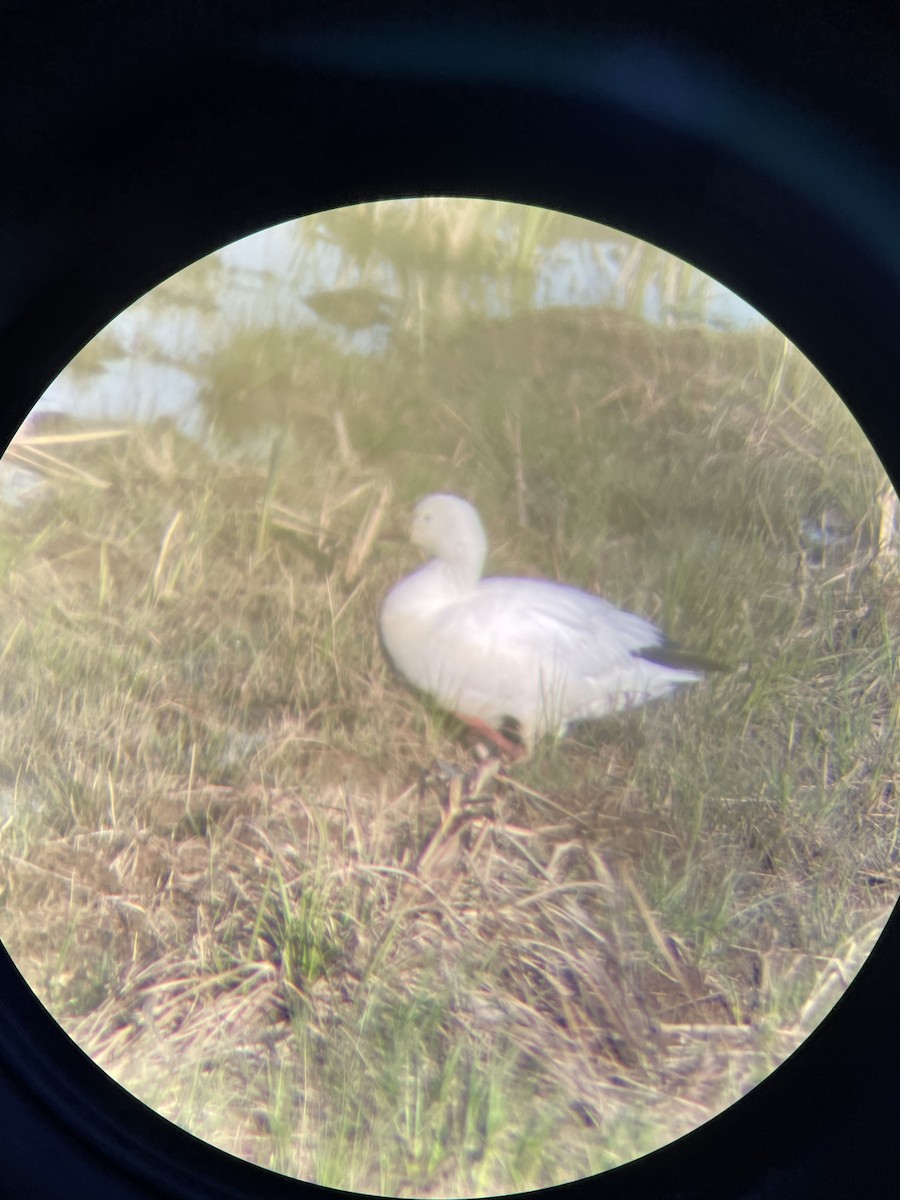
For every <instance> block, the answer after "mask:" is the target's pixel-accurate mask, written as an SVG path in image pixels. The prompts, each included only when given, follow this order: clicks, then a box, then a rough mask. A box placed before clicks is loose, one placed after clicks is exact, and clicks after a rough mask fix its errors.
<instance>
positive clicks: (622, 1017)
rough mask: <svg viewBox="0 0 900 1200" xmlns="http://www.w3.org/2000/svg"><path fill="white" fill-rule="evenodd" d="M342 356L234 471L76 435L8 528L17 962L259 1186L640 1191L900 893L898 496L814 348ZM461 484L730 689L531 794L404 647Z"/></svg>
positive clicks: (164, 445) (0, 775)
mask: <svg viewBox="0 0 900 1200" xmlns="http://www.w3.org/2000/svg"><path fill="white" fill-rule="evenodd" d="M292 353H294V354H297V353H299V351H298V350H297V348H296V347H294V348H293V349H292V348H291V344H290V339H289V338H288V337H287V335H285V337H284V338H283V339H282V340H281V341H278V339H275V341H274V342H273V343H272V345H270V347H269V353H268V355H267V356H266V361H267V362H268V364H269V369H272V360H273V358H274V359H276V360H277V358H278V355H279V354H282V355H284V356H285V357H288V356H289V355H290V354H292ZM305 361H306V375H305V377H304V378H303V380H302V381H300V382H297V380H296V379H294V378H292V379H291V384H290V388H291V390H290V391H286V392H285V394H284V395H283V396H281V400H280V407H279V409H278V411H279V414H280V420H281V424H280V425H279V427H278V428H277V429H275V428H274V427H271V426H270V427H269V428H264V427H260V425H259V423H258V422H257V423H256V424H255V425H254V423H253V419H252V418H253V413H254V402H253V386H254V381H253V379H250V380H249V381H248V379H246V378H244V377H241V378H240V380H239V381H238V382H239V385H240V386H239V387H238V383H236V382H235V380H236V372H237V366H236V365H235V363H233V362H232V363H229V361H228V359H227V356H223V358H222V362H221V364H220V367H221V370H220V377H219V382H218V385H217V386H218V388H219V391H220V394H221V395H220V399H221V409H222V412H223V414H228V420H227V421H226V420H225V417H223V423H222V427H221V428H220V430H219V434H220V436H221V437H222V438H223V439H224V440H225V441H230V443H231V446H232V448H231V449H230V450H229V451H228V452H226V453H220V454H213V453H211V452H210V451H209V450H208V449H206V448H204V447H203V446H202V445H201V444H199V443H197V442H195V441H191V440H188V439H186V438H184V437H182V436H181V435H180V434H179V433H178V432H177V431H176V430H174V429H172V428H170V427H165V426H163V425H156V426H134V427H131V428H129V429H128V430H127V433H126V436H123V437H118V438H109V439H90V438H89V439H87V440H83V441H79V442H72V443H59V444H54V445H53V446H47V445H46V444H45V445H44V447H43V453H51V452H52V456H53V462H51V463H49V464H48V463H47V462H46V461H45V462H44V464H43V466H44V469H45V470H46V471H47V472H48V473H49V474H50V475H51V476H52V478H51V479H50V480H49V481H48V484H47V486H46V489H45V490H43V491H41V492H40V493H39V494H38V496H36V497H35V498H33V499H32V500H30V501H29V503H28V504H26V505H22V506H20V507H17V508H16V507H9V508H7V509H6V510H4V511H2V513H0V571H2V584H3V586H2V591H0V662H2V675H0V688H2V706H0V865H2V877H3V886H2V901H3V907H2V910H0V936H2V938H3V941H4V943H5V944H6V946H7V947H8V949H9V950H10V952H11V953H12V954H13V956H14V958H15V959H16V962H17V964H18V965H19V967H20V969H21V970H22V971H23V973H24V974H25V976H26V978H27V979H28V980H29V982H30V983H31V985H32V986H33V987H34V988H35V990H36V991H37V993H38V995H39V996H40V997H41V998H42V999H43V1000H44V1002H45V1003H46V1004H47V1005H48V1007H49V1008H50V1009H51V1011H52V1012H53V1013H54V1014H55V1015H56V1016H57V1018H58V1019H59V1020H60V1021H61V1022H62V1024H63V1025H64V1027H65V1028H66V1029H67V1030H68V1031H69V1032H70V1033H71V1035H72V1036H73V1037H74V1038H75V1039H76V1040H77V1041H78V1042H79V1043H80V1044H81V1045H82V1046H83V1047H84V1048H85V1049H86V1050H87V1051H88V1052H89V1053H90V1054H91V1055H92V1056H93V1057H94V1058H95V1059H96V1061H97V1062H99V1063H100V1064H101V1065H102V1066H103V1067H104V1068H105V1069H106V1070H107V1071H109V1072H110V1073H111V1074H112V1075H113V1076H114V1077H116V1078H117V1079H119V1080H120V1081H121V1082H122V1083H123V1084H125V1085H126V1086H127V1087H129V1088H130V1089H131V1090H132V1091H134V1092H135V1093H136V1094H137V1095H138V1096H139V1097H141V1098H142V1099H144V1100H145V1101H146V1102H147V1103H149V1104H151V1105H153V1106H154V1107H155V1108H157V1109H159V1110H160V1111H161V1112H162V1113H164V1114H165V1115H166V1116H168V1117H170V1118H171V1119H173V1120H175V1121H177V1122H179V1123H180V1124H182V1125H184V1126H185V1127H187V1128H189V1129H190V1130H192V1131H193V1132H195V1133H197V1134H199V1135H200V1136H203V1137H206V1138H208V1139H210V1140H212V1141H214V1142H215V1143H216V1144H218V1145H220V1146H222V1147H224V1148H226V1149H229V1150H232V1151H233V1152H235V1153H237V1154H240V1155H243V1156H244V1157H247V1158H249V1159H251V1160H252V1161H255V1162H258V1163H261V1164H262V1165H265V1166H270V1167H272V1168H275V1169H277V1170H280V1171H283V1172H286V1173H288V1174H292V1175H297V1176H300V1177H302V1178H306V1179H311V1180H315V1181H317V1182H319V1183H323V1184H329V1185H332V1186H336V1187H344V1188H351V1189H355V1190H360V1191H371V1192H379V1193H385V1194H397V1195H421V1196H425V1195H484V1194H489V1193H495V1192H508V1191H513V1190H521V1189H525V1188H531V1187H535V1186H540V1185H549V1184H553V1183H558V1182H562V1181H564V1180H567V1179H572V1178H577V1177H580V1176H583V1175H585V1174H588V1173H592V1172H595V1171H599V1170H603V1169H605V1168H608V1167H611V1166H614V1165H616V1164H618V1163H619V1162H622V1161H626V1160H628V1159H629V1158H632V1157H634V1156H635V1155H637V1154H640V1153H642V1152H645V1151H647V1150H650V1149H652V1148H654V1147H656V1146H658V1145H660V1144H662V1143H664V1142H666V1141H668V1140H670V1139H671V1138H672V1137H674V1136H676V1135H678V1134H680V1133H682V1132H684V1131H686V1130H687V1129H690V1128H693V1127H694V1126H696V1125H698V1124H699V1123H701V1122H702V1121H703V1120H704V1119H706V1118H707V1117H708V1116H710V1115H712V1114H713V1113H715V1112H716V1111H719V1110H720V1109H721V1108H722V1107H723V1106H725V1105H726V1104H728V1103H730V1102H731V1101H732V1100H733V1099H735V1098H736V1097H737V1096H739V1095H740V1094H741V1093H742V1092H743V1091H745V1090H746V1089H747V1088H748V1087H750V1086H751V1085H752V1084H753V1083H754V1082H755V1081H756V1080H758V1079H759V1078H761V1077H762V1076H763V1075H764V1074H766V1073H767V1072H768V1071H769V1070H770V1069H771V1068H772V1066H774V1065H775V1064H776V1063H777V1062H778V1061H780V1060H781V1059H782V1058H783V1057H785V1056H786V1054H788V1053H789V1052H790V1050H791V1049H792V1048H793V1047H794V1046H795V1045H796V1044H797V1043H798V1042H799V1041H800V1040H802V1038H803V1037H804V1036H805V1034H806V1033H807V1032H808V1031H809V1030H810V1029H811V1028H812V1027H813V1026H814V1025H815V1023H816V1022H817V1021H818V1020H819V1019H820V1018H821V1016H822V1015H824V1012H825V1011H826V1010H827V1008H828V1007H829V1006H830V1004H831V1003H833V1001H834V999H836V997H837V995H838V994H839V993H840V991H841V990H842V989H843V987H844V986H845V985H846V982H847V981H848V979H849V978H850V977H852V975H853V973H854V972H855V970H856V968H857V967H858V965H859V963H860V962H861V960H862V958H863V957H864V956H865V954H866V953H867V952H868V950H869V949H870V948H871V945H872V944H873V942H874V939H875V937H876V936H877V933H878V931H879V930H880V927H881V924H882V923H883V921H884V919H885V917H886V915H887V912H888V910H889V907H890V905H891V904H892V903H893V900H894V898H895V894H896V890H897V881H898V869H897V853H898V847H897V835H898V821H897V808H896V795H895V785H896V765H895V764H896V762H897V760H898V745H897V742H898V737H897V717H898V698H897V687H896V670H897V644H898V634H897V631H898V617H900V587H898V584H897V580H896V576H895V575H894V574H893V571H892V564H891V560H890V558H889V557H887V558H886V557H885V556H884V555H883V554H882V555H878V554H876V548H877V543H878V520H879V510H878V506H877V499H878V495H879V491H880V489H881V488H882V487H883V485H884V476H883V473H882V472H881V469H880V467H879V465H878V463H877V460H876V459H875V456H874V455H873V453H872V452H871V450H870V448H869V447H868V446H867V444H866V443H865V441H864V439H863V437H862V434H861V433H860V432H859V430H858V429H857V428H856V426H855V425H854V423H853V421H852V419H851V418H850V417H849V415H848V414H847V412H846V410H845V409H844V408H843V407H842V405H841V404H840V402H839V401H838V400H837V399H836V397H834V396H833V394H832V393H831V392H830V391H829V390H828V389H827V387H826V386H825V385H824V383H823V382H822V381H821V380H820V379H819V378H818V377H817V376H816V374H815V372H814V371H813V370H812V369H811V368H810V367H809V366H808V364H806V363H805V362H804V361H803V360H802V359H801V358H800V356H799V355H797V354H796V353H794V352H793V351H790V350H788V349H787V348H786V347H785V344H784V342H783V339H780V338H779V337H777V336H776V335H775V334H774V333H762V334H757V333H752V334H749V333H748V334H725V333H709V332H701V331H696V330H686V331H685V330H681V331H674V332H672V331H664V330H660V329H658V328H653V327H650V326H647V325H644V324H643V323H641V322H639V321H637V320H632V319H626V318H622V317H616V316H613V315H610V314H604V313H597V312H585V311H580V310H579V311H576V310H549V311H545V312H543V313H537V314H530V315H527V316H523V317H519V318H516V319H511V320H504V321H495V322H482V323H480V324H473V325H472V326H471V327H470V328H469V329H468V330H466V331H464V332H462V333H457V334H456V335H455V336H454V337H453V339H452V340H448V341H447V342H446V343H445V344H443V345H440V346H436V347H433V348H432V349H431V351H430V353H429V355H428V356H427V358H417V357H416V356H415V354H414V353H413V352H412V351H407V353H406V354H405V356H404V353H403V350H402V346H401V347H400V348H399V349H398V350H397V351H396V352H395V353H394V354H393V355H391V356H389V357H387V358H386V359H385V360H383V361H372V362H371V363H365V362H362V361H361V360H357V361H356V365H355V366H353V367H352V370H351V368H350V366H348V360H345V359H341V358H340V356H338V355H337V353H336V352H331V353H330V355H329V353H326V352H325V351H324V350H321V351H320V352H319V353H318V355H315V354H310V355H309V357H308V359H307V360H305ZM275 365H276V366H277V362H276V364H275ZM260 386H262V384H261V383H260ZM285 386H287V385H285ZM229 389H230V390H229ZM238 393H239V394H240V396H241V397H243V398H244V407H243V408H241V406H240V404H239V403H237V402H236V401H235V396H236V395H238ZM248 397H249V399H248ZM215 400H216V397H215V396H213V397H212V398H210V397H208V398H207V404H208V408H210V409H213V410H214V409H215V403H214V402H215ZM242 439H243V440H244V441H245V442H247V441H252V442H253V444H254V446H256V447H257V450H258V448H259V447H260V446H264V445H269V444H271V446H272V451H271V454H269V455H268V457H266V455H265V454H262V455H261V454H260V453H257V454H256V455H255V456H254V455H249V456H248V455H244V456H242V455H241V454H239V453H237V452H236V451H235V450H234V448H233V447H234V445H235V444H237V443H240V441H241V440H242ZM23 453H25V454H26V456H27V448H26V450H25V451H23ZM54 463H55V464H56V465H55V466H54ZM62 464H66V465H65V466H63V465H62ZM433 490H449V491H455V492H459V493H461V494H464V495H466V496H468V497H469V498H470V499H472V500H473V501H475V502H476V503H477V504H478V506H479V508H480V510H481V512H482V515H483V517H484V519H485V523H486V525H487V527H488V530H489V534H490V536H491V540H492V549H493V553H492V558H491V570H492V571H494V572H496V573H517V574H524V573H529V574H541V575H545V576H547V577H550V578H554V579H563V580H565V581H567V582H570V583H572V584H575V585H577V586H580V587H584V588H587V589H591V590H596V591H598V592H600V593H601V594H603V595H605V596H607V597H608V598H609V599H610V600H612V601H613V602H615V603H617V604H620V605H622V606H624V607H627V608H629V609H631V610H633V611H635V612H639V613H641V614H642V615H644V616H646V617H648V618H650V619H651V620H653V621H656V622H658V623H660V624H661V625H662V626H663V627H664V628H665V630H666V632H667V633H669V634H670V635H671V636H672V637H674V638H676V639H677V640H679V641H680V642H682V643H683V644H684V645H685V646H687V647H690V648H692V649H696V650H698V651H699V652H702V653H705V654H708V655H710V656H712V657H714V658H716V659H719V660H724V661H726V662H728V663H730V664H732V665H733V667H734V670H733V672H732V673H731V674H727V675H723V676H722V677H719V678H715V679H710V680H708V681H706V682H704V683H703V684H700V685H698V686H696V687H693V688H687V689H684V690H683V691H682V692H681V693H680V694H678V695H677V696H676V697H675V698H674V699H673V700H671V701H665V702H662V703H658V704H655V705H651V706H649V707H648V708H646V709H644V710H641V711H639V712H637V713H631V714H626V715H625V716H622V717H617V718H614V719H611V720H608V721H606V722H604V723H602V724H596V725H592V726H586V727H583V728H581V729H579V730H577V731H576V733H575V735H574V736H572V737H570V738H568V739H567V740H565V741H564V742H561V743H560V744H558V745H554V744H552V743H549V742H548V743H545V744H543V745H542V746H541V747H540V748H539V750H538V753H537V754H536V755H535V757H534V758H533V759H532V760H531V761H530V762H529V763H527V764H524V765H520V766H516V767H515V768H511V769H510V770H509V772H508V774H507V773H506V772H504V771H502V770H499V769H498V764H497V763H496V762H493V761H492V760H490V759H485V758H484V757H480V756H479V753H478V752H477V748H473V747H472V746H471V745H466V744H465V743H464V742H462V741H461V740H460V730H459V729H458V728H456V726H455V725H454V723H453V721H452V720H451V719H450V718H448V717H446V716H444V715H442V714H440V713H436V712H433V711H428V710H427V709H425V708H423V706H422V705H421V704H420V702H419V701H418V700H417V699H416V698H415V697H413V696H412V695H410V694H409V693H408V692H407V691H405V689H404V688H403V686H402V685H401V684H400V682H399V681H398V680H397V679H396V678H395V677H394V676H393V675H392V674H391V672H390V670H389V669H388V667H387V666H386V664H385V662H384V660H383V658H382V656H381V654H380V651H379V647H378V643H377V638H376V633H375V617H376V613H377V608H378V604H379V602H380V599H381V597H382V596H383V594H384V592H385V591H386V590H387V588H388V587H389V586H390V584H391V583H392V582H394V581H395V580H396V579H397V578H398V577H399V576H400V575H401V574H403V573H405V572H406V571H408V570H409V569H411V567H412V566H413V565H414V564H415V562H416V559H415V554H414V553H413V552H411V551H410V550H409V549H408V548H407V547H406V545H405V541H404V528H405V527H404V522H403V520H402V518H404V517H405V516H406V514H407V512H408V508H409V505H410V504H411V503H412V502H413V501H414V500H415V499H416V498H418V496H419V495H421V494H422V493H424V492H427V491H433Z"/></svg>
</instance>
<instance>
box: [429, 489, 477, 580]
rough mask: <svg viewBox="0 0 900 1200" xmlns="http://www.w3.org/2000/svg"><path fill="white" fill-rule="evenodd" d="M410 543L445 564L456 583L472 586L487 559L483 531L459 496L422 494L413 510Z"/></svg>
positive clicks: (473, 513) (474, 514)
mask: <svg viewBox="0 0 900 1200" xmlns="http://www.w3.org/2000/svg"><path fill="white" fill-rule="evenodd" d="M410 538H411V540H412V543H413V545H415V546H418V547H419V548H420V549H422V550H424V551H425V552H426V554H431V555H433V557H434V558H437V559H439V560H440V561H441V562H443V563H446V564H447V566H448V567H449V568H450V569H451V570H452V571H453V574H454V575H455V576H456V578H457V579H458V580H459V582H460V583H466V584H468V585H470V586H472V587H474V586H475V585H476V584H477V583H478V580H479V579H480V578H481V572H482V570H483V569H484V560H485V559H486V558H487V550H488V543H487V534H486V533H485V532H484V526H483V525H482V523H481V518H480V517H479V515H478V513H477V511H476V510H475V509H474V508H473V506H472V505H471V504H469V502H468V501H467V500H463V499H461V498H460V497H459V496H449V495H445V494H442V493H435V494H434V495H431V496H425V497H424V498H423V499H422V500H420V501H419V503H418V504H417V505H416V507H415V509H414V510H413V522H412V533H411V535H410Z"/></svg>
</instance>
